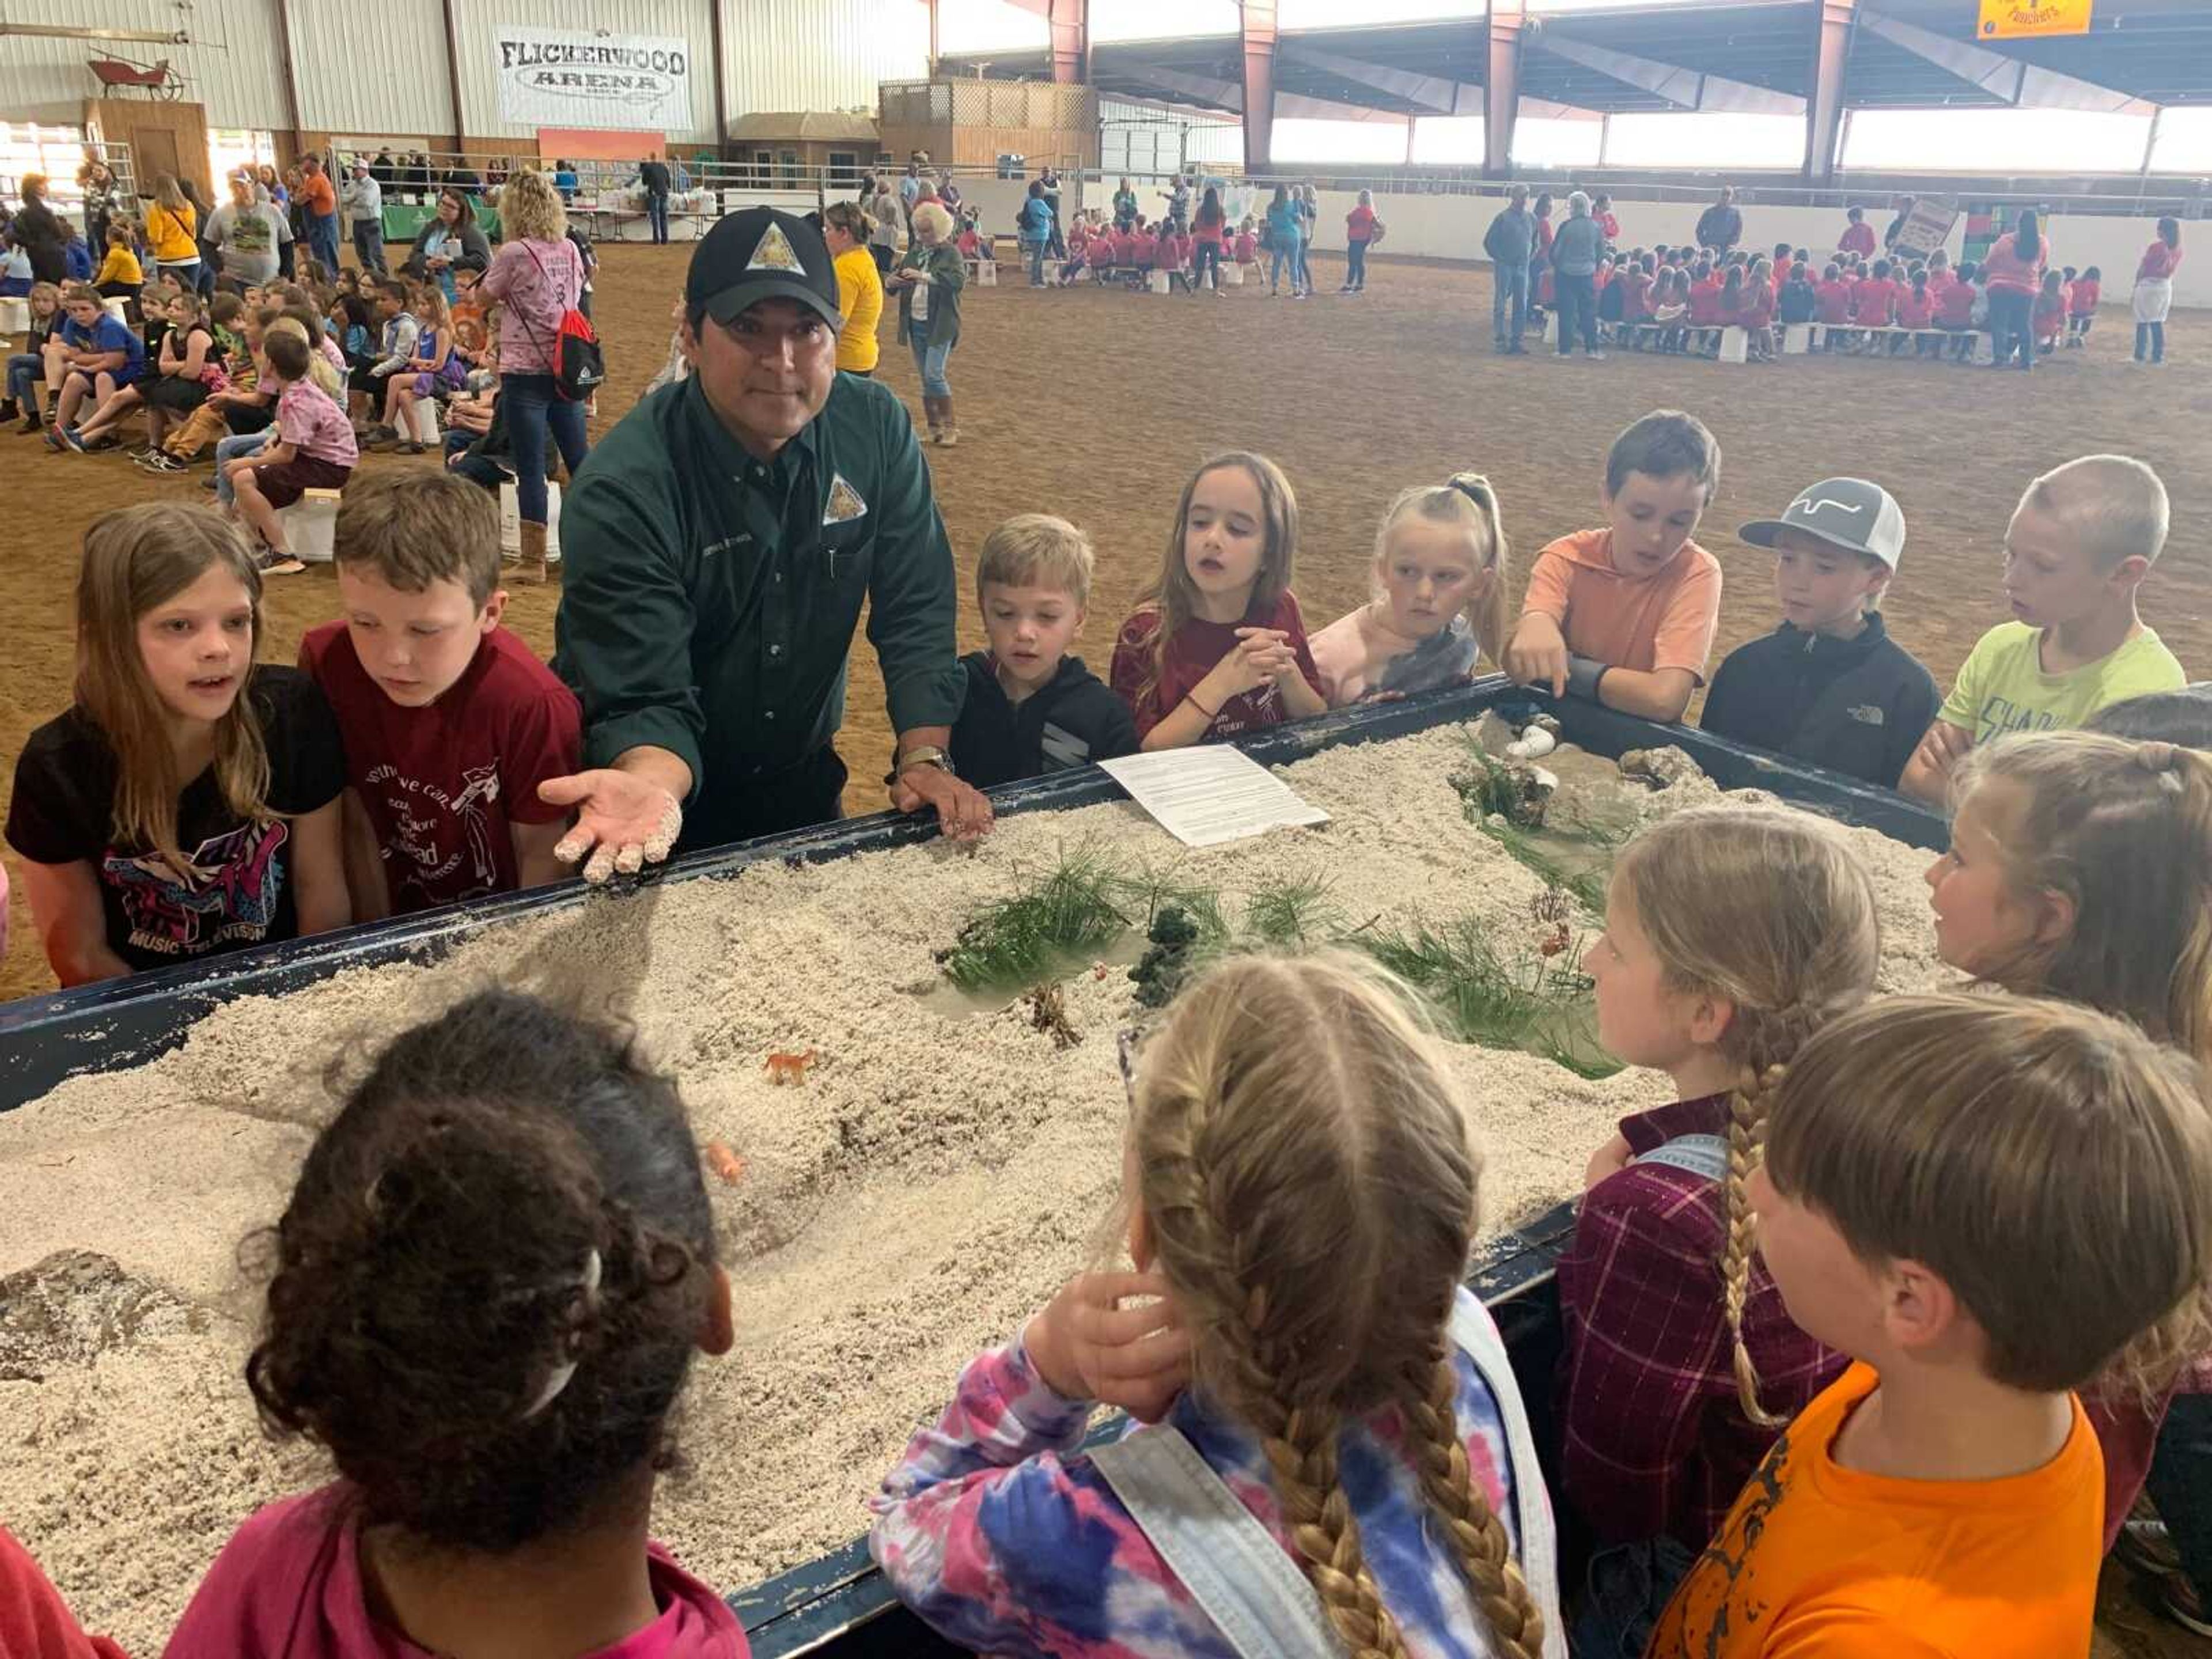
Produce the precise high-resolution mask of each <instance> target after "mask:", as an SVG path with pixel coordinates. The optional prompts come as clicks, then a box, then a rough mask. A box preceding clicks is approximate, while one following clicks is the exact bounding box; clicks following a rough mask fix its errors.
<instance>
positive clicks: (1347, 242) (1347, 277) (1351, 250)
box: [1337, 190, 1380, 294]
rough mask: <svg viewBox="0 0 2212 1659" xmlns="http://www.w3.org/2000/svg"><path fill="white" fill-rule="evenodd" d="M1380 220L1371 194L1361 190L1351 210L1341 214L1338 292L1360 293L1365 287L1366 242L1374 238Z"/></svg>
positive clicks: (1371, 192) (1372, 193)
mask: <svg viewBox="0 0 2212 1659" xmlns="http://www.w3.org/2000/svg"><path fill="white" fill-rule="evenodd" d="M1379 223H1380V221H1378V220H1377V219H1376V216H1375V195H1374V192H1373V191H1365V190H1363V191H1360V192H1359V200H1358V203H1357V204H1355V205H1354V206H1353V208H1352V211H1351V212H1349V213H1347V214H1346V215H1345V216H1344V286H1343V287H1342V288H1340V289H1337V292H1338V293H1339V294H1363V293H1364V292H1366V289H1367V245H1368V244H1369V243H1370V242H1371V241H1373V240H1375V232H1376V228H1377V226H1378V225H1379Z"/></svg>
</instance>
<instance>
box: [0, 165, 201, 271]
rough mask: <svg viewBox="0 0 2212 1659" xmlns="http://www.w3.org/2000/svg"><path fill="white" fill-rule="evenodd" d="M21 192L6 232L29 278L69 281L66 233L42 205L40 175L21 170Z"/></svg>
mask: <svg viewBox="0 0 2212 1659" xmlns="http://www.w3.org/2000/svg"><path fill="white" fill-rule="evenodd" d="M171 182H172V183H174V180H172V181H171ZM22 192H23V205H22V206H21V208H19V209H17V210H16V212H15V218H14V219H13V220H11V221H10V222H9V234H10V235H12V236H13V237H14V238H15V245H16V246H18V247H20V248H21V249H22V250H23V252H24V254H25V255H26V256H27V258H29V260H30V262H31V280H32V281H33V282H34V283H53V284H54V285H55V286H56V287H59V286H60V285H61V284H62V283H65V282H67V281H68V280H69V253H68V248H69V232H68V231H67V230H66V229H65V228H64V227H63V225H62V222H61V221H60V220H59V219H58V218H57V217H56V216H54V210H52V208H50V207H48V206H47V205H46V177H45V175H44V174H42V173H25V174H24V175H23V182H22ZM185 286H186V287H188V288H189V287H190V286H191V283H189V282H187V283H185Z"/></svg>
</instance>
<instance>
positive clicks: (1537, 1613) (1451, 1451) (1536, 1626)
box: [1400, 1354, 1544, 1659]
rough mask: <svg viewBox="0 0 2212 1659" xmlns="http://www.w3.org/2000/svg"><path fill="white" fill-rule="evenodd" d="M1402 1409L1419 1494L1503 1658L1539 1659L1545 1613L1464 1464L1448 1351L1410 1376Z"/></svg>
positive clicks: (1464, 1445) (1453, 1373)
mask: <svg viewBox="0 0 2212 1659" xmlns="http://www.w3.org/2000/svg"><path fill="white" fill-rule="evenodd" d="M1400 1409H1401V1411H1403V1412H1404V1413H1405V1417H1406V1425H1407V1429H1408V1430H1409V1431H1410V1432H1409V1433H1408V1434H1407V1437H1406V1449H1407V1452H1408V1453H1409V1454H1411V1455H1412V1456H1413V1466H1414V1468H1416V1469H1417V1470H1419V1473H1420V1477H1421V1493H1422V1496H1423V1497H1425V1498H1427V1499H1428V1504H1429V1508H1430V1509H1431V1510H1433V1511H1434V1512H1435V1514H1436V1515H1437V1518H1438V1519H1440V1520H1442V1521H1443V1523H1444V1526H1445V1528H1446V1530H1447V1531H1448V1532H1449V1534H1450V1536H1451V1541H1452V1547H1453V1550H1454V1551H1455V1553H1456V1554H1457V1556H1458V1558H1459V1566H1460V1571H1461V1572H1462V1574H1463V1575H1464V1576H1465V1577H1466V1579H1467V1586H1468V1590H1469V1591H1471V1592H1472V1593H1473V1595H1474V1604H1475V1607H1476V1609H1477V1611H1479V1612H1480V1613H1481V1615H1482V1617H1483V1619H1484V1620H1485V1621H1486V1622H1487V1623H1488V1625H1489V1626H1490V1629H1491V1632H1492V1635H1493V1636H1495V1637H1496V1638H1497V1643H1496V1646H1497V1650H1498V1654H1499V1656H1500V1659H1541V1655H1542V1653H1543V1651H1544V1615H1543V1613H1542V1611H1541V1609H1540V1608H1539V1607H1537V1606H1536V1598H1535V1596H1534V1595H1533V1594H1532V1593H1531V1592H1530V1591H1529V1589H1528V1580H1527V1579H1526V1578H1524V1577H1522V1573H1521V1568H1520V1565H1519V1564H1518V1563H1517V1562H1516V1561H1515V1560H1514V1559H1513V1552H1512V1549H1511V1547H1510V1542H1509V1541H1508V1540H1507V1538H1506V1536H1505V1528H1504V1524H1503V1523H1502V1522H1500V1521H1499V1520H1498V1516H1497V1514H1496V1513H1495V1512H1494V1511H1493V1510H1492V1509H1491V1507H1490V1501H1489V1499H1488V1498H1485V1497H1484V1496H1483V1494H1482V1493H1481V1492H1479V1491H1477V1490H1476V1488H1475V1485H1474V1478H1473V1476H1472V1474H1470V1473H1469V1471H1468V1466H1467V1443H1466V1441H1464V1440H1463V1439H1462V1438H1461V1437H1460V1432H1459V1373H1458V1371H1457V1370H1456V1369H1455V1367H1454V1365H1453V1364H1452V1361H1451V1358H1450V1357H1449V1354H1443V1355H1439V1356H1437V1358H1435V1359H1434V1360H1432V1361H1431V1362H1430V1363H1429V1364H1425V1365H1423V1366H1419V1367H1417V1368H1416V1369H1415V1370H1412V1371H1410V1372H1408V1373H1407V1377H1406V1384H1405V1397H1404V1399H1403V1401H1401V1407H1400ZM1530 1478H1533V1476H1532V1477H1530Z"/></svg>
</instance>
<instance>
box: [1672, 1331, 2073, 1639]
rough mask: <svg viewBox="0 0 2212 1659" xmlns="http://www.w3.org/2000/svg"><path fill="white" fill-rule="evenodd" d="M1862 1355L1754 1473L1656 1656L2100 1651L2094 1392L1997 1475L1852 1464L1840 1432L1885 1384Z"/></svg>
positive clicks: (1685, 1585) (1684, 1591)
mask: <svg viewBox="0 0 2212 1659" xmlns="http://www.w3.org/2000/svg"><path fill="white" fill-rule="evenodd" d="M1880 1384H1881V1378H1880V1377H1879V1376H1876V1375H1875V1370H1874V1369H1873V1368H1872V1367H1871V1366H1869V1365H1853V1366H1851V1367H1850V1369H1849V1370H1846V1371H1845V1372H1844V1374H1843V1375H1842V1376H1839V1377H1838V1378H1837V1379H1836V1380H1835V1382H1833V1383H1831V1384H1829V1386H1828V1387H1827V1388H1826V1389H1823V1390H1822V1391H1821V1392H1820V1394H1819V1395H1816V1396H1815V1397H1814V1401H1813V1403H1812V1404H1811V1405H1809V1406H1808V1407H1805V1409H1804V1410H1803V1411H1802V1412H1801V1413H1798V1415H1797V1419H1796V1421H1795V1422H1793V1423H1791V1424H1790V1426H1789V1427H1788V1428H1786V1429H1784V1431H1783V1432H1782V1437H1781V1438H1780V1439H1778V1440H1777V1441H1776V1442H1775V1443H1774V1449H1772V1450H1771V1451H1770V1452H1768V1453H1767V1455H1766V1461H1765V1462H1764V1463H1762V1464H1760V1465H1759V1472H1758V1473H1757V1474H1754V1475H1753V1476H1752V1478H1751V1480H1750V1481H1749V1482H1748V1483H1747V1485H1746V1486H1745V1487H1744V1489H1743V1492H1742V1495H1741V1496H1740V1497H1739V1498H1737V1499H1736V1500H1735V1508H1734V1509H1732V1510H1729V1516H1728V1519H1727V1520H1726V1521H1724V1522H1722V1523H1721V1529H1720V1532H1719V1533H1718V1534H1717V1536H1715V1538H1714V1539H1713V1541H1712V1542H1711V1544H1709V1545H1707V1546H1706V1547H1705V1553H1704V1554H1703V1555H1701V1556H1699V1558H1698V1560H1697V1564H1696V1565H1694V1566H1692V1568H1691V1569H1690V1575H1689V1577H1686V1578H1685V1579H1684V1580H1683V1581H1682V1585H1681V1588H1680V1589H1678V1590H1676V1591H1675V1592H1674V1600H1673V1601H1669V1602H1668V1604H1667V1611H1666V1612H1665V1613H1663V1614H1662V1616H1661V1618H1660V1620H1659V1625H1658V1627H1657V1628H1656V1630H1654V1631H1653V1632H1652V1633H1651V1644H1650V1647H1648V1648H1646V1649H1645V1650H1644V1655H1645V1659H1692V1656H1696V1659H1938V1656H1941V1659H2052V1656H2054V1655H2058V1654H2085V1653H2087V1652H2088V1650H2089V1636H2090V1626H2091V1622H2092V1620H2093V1618H2094V1616H2095V1609H2096V1599H2097V1564H2098V1559H2099V1558H2100V1556H2101V1555H2102V1554H2103V1553H2104V1520H2105V1459H2104V1454H2103V1453H2102V1452H2101V1451H2100V1450H2099V1449H2098V1446H2097V1434H2096V1431H2095V1430H2094V1429H2093V1428H2092V1427H2091V1426H2090V1424H2089V1419H2088V1417H2087V1414H2086V1413H2084V1412H2083V1411H2082V1409H2081V1401H2079V1400H2075V1401H2073V1402H2072V1404H2073V1411H2074V1426H2073V1430H2072V1431H2071V1432H2070V1433H2069V1434H2068V1435H2067V1437H2066V1443H2065V1444H2063V1446H2061V1447H2060V1448H2059V1449H2058V1455H2057V1456H2056V1457H2054V1458H2052V1459H2051V1461H2050V1462H2048V1463H2045V1465H2044V1466H2043V1467H2042V1468H2039V1469H2031V1470H2029V1471H2028V1472H2027V1474H2017V1475H2014V1476H2011V1477H2010V1478H2008V1479H2007V1480H1899V1479H1896V1478H1894V1477H1892V1476H1887V1475H1875V1474H1866V1473H1864V1472H1863V1471H1862V1470H1858V1469H1850V1468H1844V1467H1843V1466H1842V1465H1840V1464H1838V1462H1836V1460H1835V1455H1834V1451H1833V1448H1834V1445H1835V1441H1836V1436H1837V1435H1838V1433H1839V1432H1841V1431H1842V1429H1843V1426H1844V1424H1845V1423H1846V1422H1848V1421H1849V1420H1850V1415H1851V1413H1852V1412H1853V1411H1854V1410H1856V1409H1857V1407H1858V1406H1859V1404H1860V1403H1861V1402H1862V1401H1864V1400H1865V1399H1866V1398H1867V1396H1868V1395H1870V1394H1872V1393H1873V1392H1874V1391H1875V1389H1876V1388H1877V1387H1879V1386H1880Z"/></svg>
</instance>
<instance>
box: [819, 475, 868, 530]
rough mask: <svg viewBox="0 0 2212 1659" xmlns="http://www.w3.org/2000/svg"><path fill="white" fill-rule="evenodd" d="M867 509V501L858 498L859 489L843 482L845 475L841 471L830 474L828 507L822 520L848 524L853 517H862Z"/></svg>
mask: <svg viewBox="0 0 2212 1659" xmlns="http://www.w3.org/2000/svg"><path fill="white" fill-rule="evenodd" d="M867 510H868V504H867V502H866V501H862V500H861V499H860V491H859V490H857V489H854V488H853V486H852V485H851V484H849V483H846V482H845V475H844V474H843V473H842V472H838V473H834V474H832V475H831V477H830V481H829V511H828V512H826V513H823V515H822V522H823V523H824V524H849V523H850V522H851V521H852V520H854V519H858V518H861V517H864V516H865V515H866V513H867Z"/></svg>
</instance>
